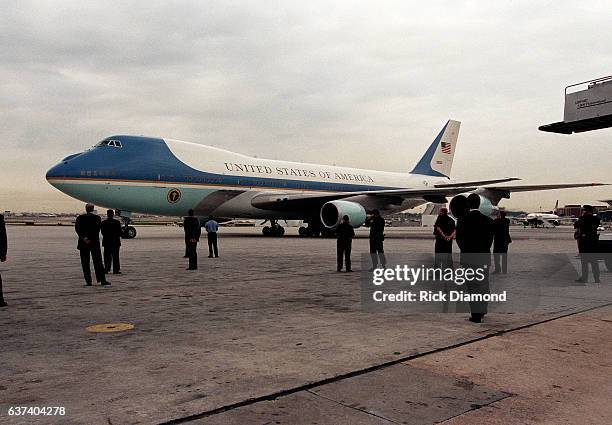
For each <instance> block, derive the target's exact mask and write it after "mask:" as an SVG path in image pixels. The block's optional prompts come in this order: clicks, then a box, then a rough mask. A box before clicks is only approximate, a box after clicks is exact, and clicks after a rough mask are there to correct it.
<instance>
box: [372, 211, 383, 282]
mask: <svg viewBox="0 0 612 425" xmlns="http://www.w3.org/2000/svg"><path fill="white" fill-rule="evenodd" d="M384 240H385V219H384V218H382V217H381V216H380V211H378V210H376V209H375V210H372V218H370V257H371V258H372V268H371V269H370V271H374V269H376V268H377V267H378V263H379V261H380V265H381V266H382V268H383V269H384V268H386V267H387V258H386V257H385V248H384V246H383V244H384Z"/></svg>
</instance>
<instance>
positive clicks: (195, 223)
mask: <svg viewBox="0 0 612 425" xmlns="http://www.w3.org/2000/svg"><path fill="white" fill-rule="evenodd" d="M187 214H188V215H187V217H185V219H184V220H183V229H184V230H185V247H186V252H187V256H188V257H189V267H188V268H187V270H197V269H198V242H199V241H200V236H201V235H202V229H201V226H200V220H198V218H197V217H194V215H193V214H194V212H193V210H189V212H188V213H187Z"/></svg>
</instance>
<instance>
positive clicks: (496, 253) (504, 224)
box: [493, 210, 512, 274]
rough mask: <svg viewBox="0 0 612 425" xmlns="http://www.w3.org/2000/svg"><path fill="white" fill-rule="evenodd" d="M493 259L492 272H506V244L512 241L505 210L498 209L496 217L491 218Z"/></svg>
mask: <svg viewBox="0 0 612 425" xmlns="http://www.w3.org/2000/svg"><path fill="white" fill-rule="evenodd" d="M493 232H494V240H493V261H494V263H495V270H494V271H493V274H499V273H503V274H506V273H508V245H509V244H511V243H512V238H511V237H510V220H509V219H507V218H506V211H503V210H500V211H499V213H498V214H497V218H496V219H495V220H493Z"/></svg>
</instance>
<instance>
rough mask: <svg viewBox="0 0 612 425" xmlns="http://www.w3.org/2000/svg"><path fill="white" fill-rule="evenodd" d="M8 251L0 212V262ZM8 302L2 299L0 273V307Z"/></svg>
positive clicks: (4, 227)
mask: <svg viewBox="0 0 612 425" xmlns="http://www.w3.org/2000/svg"><path fill="white" fill-rule="evenodd" d="M7 251H8V241H7V237H6V225H5V223H4V216H3V215H2V214H0V262H1V263H4V262H5V261H6V253H7ZM7 305H8V304H7V303H6V301H4V293H3V292H2V275H0V307H6V306H7Z"/></svg>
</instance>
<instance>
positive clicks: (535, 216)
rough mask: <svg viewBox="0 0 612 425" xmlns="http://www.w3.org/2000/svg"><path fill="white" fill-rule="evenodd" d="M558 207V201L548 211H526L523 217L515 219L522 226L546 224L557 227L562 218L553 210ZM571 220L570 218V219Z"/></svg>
mask: <svg viewBox="0 0 612 425" xmlns="http://www.w3.org/2000/svg"><path fill="white" fill-rule="evenodd" d="M558 208H559V201H558V200H557V202H556V203H555V208H554V209H553V210H552V211H549V212H532V213H528V214H527V215H526V216H524V217H517V220H518V221H519V222H520V223H522V224H523V225H524V226H531V227H538V226H540V225H541V226H547V225H550V226H551V227H557V226H560V225H561V221H562V220H563V219H562V218H561V217H560V216H558V215H557V214H555V213H554V212H553V211H557V209H558ZM570 220H571V219H570Z"/></svg>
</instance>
